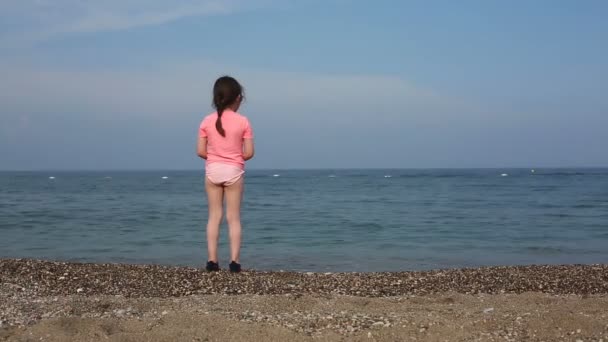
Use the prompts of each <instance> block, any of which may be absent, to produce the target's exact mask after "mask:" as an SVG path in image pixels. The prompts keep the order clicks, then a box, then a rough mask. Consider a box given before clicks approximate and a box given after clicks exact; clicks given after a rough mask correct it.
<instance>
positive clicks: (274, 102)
mask: <svg viewBox="0 0 608 342" xmlns="http://www.w3.org/2000/svg"><path fill="white" fill-rule="evenodd" d="M228 70H230V72H228ZM224 72H227V73H229V74H233V75H234V76H235V77H237V78H238V79H239V80H240V81H241V82H242V83H243V84H244V86H245V87H246V92H247V107H246V108H248V109H255V110H256V111H263V112H265V113H266V115H281V113H282V112H283V113H285V112H291V113H307V115H309V116H312V117H315V116H317V117H324V116H328V117H329V120H332V119H331V116H332V115H333V114H332V113H338V114H336V115H337V117H338V119H339V118H340V115H342V117H344V115H346V116H347V115H350V114H351V113H356V114H358V115H364V114H366V113H369V114H370V115H378V116H380V115H382V114H381V113H385V115H389V114H387V113H396V114H394V115H400V114H397V113H403V112H404V111H407V110H408V108H409V109H412V108H426V109H429V108H430V109H433V108H434V109H437V108H439V107H440V106H442V101H441V98H440V97H439V96H438V95H436V94H434V93H433V92H431V91H428V90H423V89H420V88H418V87H416V86H414V85H412V84H409V83H408V82H406V81H404V80H402V79H400V78H397V77H391V76H382V75H322V74H314V73H291V72H277V71H268V70H252V69H244V68H230V67H226V66H221V65H216V64H212V63H204V62H197V63H189V64H188V63H183V64H181V63H174V64H173V66H170V67H164V68H162V67H150V68H147V69H145V70H143V69H138V70H128V71H108V70H75V69H74V70H70V69H49V68H45V67H33V66H31V65H30V66H23V67H19V66H15V65H0V73H1V74H2V75H3V77H2V79H0V103H1V105H0V115H2V114H3V113H4V114H8V113H12V114H19V113H27V114H38V115H40V114H48V115H50V114H51V113H78V114H80V115H99V114H104V115H132V116H158V117H162V116H171V115H180V114H182V115H187V114H190V113H200V112H204V111H206V110H208V109H210V98H211V86H212V84H213V82H214V80H215V79H216V78H217V77H218V76H220V75H221V74H223V73H224ZM410 112H411V111H410ZM340 113H342V114H340ZM422 114H425V115H428V114H429V113H428V110H427V111H426V113H422V111H420V115H422ZM410 115H415V113H411V114H410ZM380 119H382V118H381V117H380ZM386 119H387V121H388V120H389V119H390V118H389V117H386Z"/></svg>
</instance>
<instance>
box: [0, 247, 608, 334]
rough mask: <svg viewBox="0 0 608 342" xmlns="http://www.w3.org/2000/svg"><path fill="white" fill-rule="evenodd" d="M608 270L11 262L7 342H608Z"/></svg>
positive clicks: (1, 327)
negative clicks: (237, 269)
mask: <svg viewBox="0 0 608 342" xmlns="http://www.w3.org/2000/svg"><path fill="white" fill-rule="evenodd" d="M607 294H608V265H563V266H509V267H487V268H475V269H449V270H434V271H420V272H390V273H388V272H387V273H312V272H308V273H299V272H281V271H273V272H262V271H254V270H245V271H244V272H242V273H240V274H230V273H229V272H226V271H220V272H216V273H206V272H205V271H204V270H202V269H197V268H191V267H169V266H159V265H127V264H84V263H68V262H52V261H41V260H32V259H1V260H0V340H3V341H4V340H6V341H26V340H27V341H29V340H32V341H33V340H36V341H39V340H46V341H89V340H90V341H96V340H114V341H151V340H158V341H164V340H171V341H222V340H231V341H239V340H242V341H252V340H256V341H257V340H277V341H286V340H290V341H291V340H294V341H296V340H327V341H342V340H345V341H346V340H348V341H350V340H365V341H373V340H377V341H395V340H411V341H414V340H416V341H426V340H428V341H444V340H445V341H454V340H460V341H470V340H479V341H505V340H511V341H520V340H530V341H553V340H555V341H562V340H563V341H579V340H580V341H608V296H607Z"/></svg>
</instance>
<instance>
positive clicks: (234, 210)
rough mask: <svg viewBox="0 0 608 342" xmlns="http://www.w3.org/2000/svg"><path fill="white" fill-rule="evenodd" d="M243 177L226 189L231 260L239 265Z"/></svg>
mask: <svg viewBox="0 0 608 342" xmlns="http://www.w3.org/2000/svg"><path fill="white" fill-rule="evenodd" d="M243 179H244V178H243V177H241V179H239V180H238V181H237V182H236V183H234V184H232V185H230V186H227V187H226V188H225V190H224V191H225V194H226V220H227V221H228V230H229V235H230V258H231V260H232V261H235V262H237V263H239V259H240V257H241V255H240V254H241V199H242V198H243V183H244V181H243Z"/></svg>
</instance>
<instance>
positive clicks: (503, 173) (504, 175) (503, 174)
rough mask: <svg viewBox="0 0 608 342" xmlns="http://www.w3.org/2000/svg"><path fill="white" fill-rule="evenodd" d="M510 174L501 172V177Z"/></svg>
mask: <svg viewBox="0 0 608 342" xmlns="http://www.w3.org/2000/svg"><path fill="white" fill-rule="evenodd" d="M508 175H509V174H508V173H503V174H501V175H500V176H501V177H507V176H508Z"/></svg>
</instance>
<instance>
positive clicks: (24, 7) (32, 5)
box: [0, 0, 265, 44]
mask: <svg viewBox="0 0 608 342" xmlns="http://www.w3.org/2000/svg"><path fill="white" fill-rule="evenodd" d="M263 3H265V1H260V0H257V1H254V2H252V1H248V2H246V1H243V0H172V1H160V0H148V1H146V0H104V1H97V0H8V1H3V2H0V21H2V22H4V23H5V25H4V26H3V27H4V30H3V31H4V32H2V31H0V38H2V40H3V41H4V42H7V41H8V42H12V43H19V44H24V43H25V44H26V43H31V42H33V41H34V42H35V41H39V40H44V39H48V38H50V37H54V36H57V35H61V34H71V33H72V34H74V33H76V34H77V33H91V32H103V31H117V30H125V29H131V28H137V27H143V26H152V25H160V24H165V23H170V22H173V21H176V20H179V19H182V18H186V17H194V16H204V15H215V14H226V13H230V12H234V11H237V10H242V9H244V8H249V7H252V6H256V5H261V4H263Z"/></svg>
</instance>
